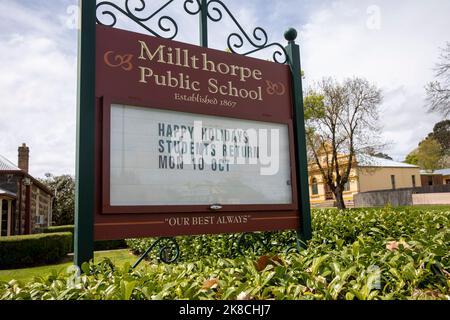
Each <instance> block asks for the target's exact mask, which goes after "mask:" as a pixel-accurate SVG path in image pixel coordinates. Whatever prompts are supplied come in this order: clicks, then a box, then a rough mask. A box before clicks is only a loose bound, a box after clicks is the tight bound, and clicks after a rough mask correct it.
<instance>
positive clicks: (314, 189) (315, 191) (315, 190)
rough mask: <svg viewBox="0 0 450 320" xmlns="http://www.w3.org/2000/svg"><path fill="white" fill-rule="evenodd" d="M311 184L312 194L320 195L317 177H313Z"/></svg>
mask: <svg viewBox="0 0 450 320" xmlns="http://www.w3.org/2000/svg"><path fill="white" fill-rule="evenodd" d="M311 185H312V194H313V195H318V194H319V187H318V185H317V179H316V178H313V179H312V183H311Z"/></svg>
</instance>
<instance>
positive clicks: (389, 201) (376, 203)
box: [354, 185, 450, 208]
mask: <svg viewBox="0 0 450 320" xmlns="http://www.w3.org/2000/svg"><path fill="white" fill-rule="evenodd" d="M427 193H450V185H435V186H424V187H420V188H407V189H397V190H379V191H370V192H363V193H358V194H357V195H355V196H354V201H355V207H356V208H366V207H384V206H386V205H392V206H394V207H397V206H412V205H413V196H412V195H413V194H427Z"/></svg>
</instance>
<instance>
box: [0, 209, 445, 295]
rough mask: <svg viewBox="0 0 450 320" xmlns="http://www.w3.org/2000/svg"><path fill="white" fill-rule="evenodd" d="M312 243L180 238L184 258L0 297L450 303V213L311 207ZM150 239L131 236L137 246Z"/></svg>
mask: <svg viewBox="0 0 450 320" xmlns="http://www.w3.org/2000/svg"><path fill="white" fill-rule="evenodd" d="M312 221H313V232H314V233H313V239H312V240H311V241H310V242H309V243H308V248H307V249H305V250H302V251H300V252H299V253H296V252H292V251H290V252H289V253H286V250H285V249H288V248H289V247H290V246H291V242H292V240H293V238H294V235H295V233H293V232H280V233H273V234H272V237H271V240H270V241H269V242H268V245H267V248H265V247H262V248H259V250H258V254H257V255H252V254H250V253H249V254H246V255H245V256H244V257H243V256H239V255H238V253H237V250H236V249H237V248H236V240H237V237H238V235H220V236H201V237H180V239H179V242H180V247H181V251H182V254H183V256H182V259H181V261H180V262H179V263H176V264H171V265H165V264H158V263H154V262H155V261H154V260H153V261H152V262H153V263H148V264H146V265H142V266H141V267H140V268H138V269H136V270H132V269H131V268H130V266H129V265H126V266H124V267H123V268H121V269H116V268H115V267H114V266H113V265H112V263H111V262H110V261H108V260H105V261H102V262H100V263H99V264H93V263H91V264H85V265H84V266H83V271H84V274H83V275H82V276H81V278H80V279H78V280H76V281H74V278H72V277H70V276H68V275H67V274H56V273H55V274H52V275H50V276H47V277H38V278H36V280H35V282H34V283H30V284H25V285H24V284H21V283H19V282H17V281H10V282H8V283H1V282H0V299H68V300H72V299H105V300H114V299H136V300H139V299H156V300H159V299H254V300H260V299H277V300H292V299H349V300H352V299H360V300H363V299H450V250H449V248H450V210H447V211H446V210H445V209H440V210H430V209H422V208H405V209H392V208H384V209H366V210H362V209H358V210H349V211H345V212H339V211H336V210H324V211H320V210H316V211H313V220H312ZM152 240H153V239H150V240H149V239H147V240H132V241H129V244H130V245H131V246H132V247H133V250H134V251H136V252H142V250H144V249H146V248H147V245H149V244H150V243H151V241H152Z"/></svg>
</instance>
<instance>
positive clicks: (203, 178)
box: [110, 104, 292, 206]
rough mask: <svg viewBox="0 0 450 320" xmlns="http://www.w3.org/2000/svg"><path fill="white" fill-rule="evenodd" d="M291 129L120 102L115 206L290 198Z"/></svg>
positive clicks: (114, 134) (114, 139) (114, 114)
mask: <svg viewBox="0 0 450 320" xmlns="http://www.w3.org/2000/svg"><path fill="white" fill-rule="evenodd" d="M288 132H289V130H288V126H287V125H285V124H278V123H265V122H257V121H247V120H242V119H231V118H224V117H214V116H207V115H198V114H192V113H180V112H173V111H167V110H160V109H151V108H142V107H134V106H124V105H118V104H113V105H112V107H111V146H110V152H111V154H110V161H111V163H110V166H111V172H110V199H111V204H110V205H111V206H156V205H213V204H220V205H258V204H291V203H292V186H291V170H290V152H289V133H288Z"/></svg>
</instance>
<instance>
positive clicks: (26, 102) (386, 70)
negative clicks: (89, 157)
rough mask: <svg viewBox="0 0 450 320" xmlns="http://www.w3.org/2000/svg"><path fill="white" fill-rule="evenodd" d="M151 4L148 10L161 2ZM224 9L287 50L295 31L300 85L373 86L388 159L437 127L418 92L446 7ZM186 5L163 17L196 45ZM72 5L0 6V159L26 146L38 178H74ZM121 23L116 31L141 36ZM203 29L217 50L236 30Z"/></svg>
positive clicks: (413, 2)
mask: <svg viewBox="0 0 450 320" xmlns="http://www.w3.org/2000/svg"><path fill="white" fill-rule="evenodd" d="M124 1H125V0H116V1H115V2H117V3H123V2H124ZM148 2H149V3H150V4H151V6H150V8H149V10H151V9H153V8H157V7H158V5H161V4H163V3H164V2H165V1H162V0H152V1H148ZM224 2H225V3H226V4H227V5H228V7H229V8H230V9H231V11H232V12H234V14H235V15H236V17H237V18H238V20H239V21H241V23H242V25H243V27H244V28H245V29H246V30H248V31H249V33H250V32H252V31H253V28H254V27H256V26H261V27H263V28H264V29H266V30H267V31H268V34H269V38H270V41H276V42H281V43H283V44H284V43H285V41H284V39H283V33H284V31H285V30H287V29H288V28H289V27H291V26H292V27H295V28H296V29H298V30H299V31H300V37H299V42H300V45H301V49H302V60H303V69H304V71H305V73H306V77H307V79H306V82H307V85H310V84H312V83H314V81H317V80H320V79H321V78H322V77H328V76H331V77H334V78H336V79H338V80H339V79H343V78H345V77H351V76H359V77H365V78H367V79H368V80H370V81H372V82H374V83H375V84H377V85H378V86H379V87H380V88H381V89H382V90H383V95H384V103H383V105H382V106H381V113H382V125H383V138H384V139H385V141H388V142H390V143H391V144H390V146H389V147H388V148H387V149H386V150H385V152H386V153H388V154H390V155H391V156H392V157H394V158H395V159H396V160H403V159H404V157H405V155H406V154H407V153H408V152H409V151H411V150H412V149H413V148H415V147H416V146H417V144H418V142H419V141H420V140H421V139H423V138H424V137H425V136H426V135H427V134H428V132H430V131H431V130H432V128H433V125H434V123H436V122H438V121H439V120H441V119H440V117H439V116H437V115H431V114H427V112H426V108H425V101H424V99H425V92H424V86H425V84H426V83H427V82H428V81H430V80H432V79H433V66H434V64H435V62H436V60H437V57H438V56H439V48H442V47H443V46H444V45H445V42H446V41H450V33H449V30H450V1H448V0H429V1H423V0H397V1H392V0H379V1H376V0H371V1H364V0H338V1H331V0H330V1H327V0H283V1H281V0H280V1H278V0H271V1H270V0H246V1H240V0H224ZM130 3H131V4H133V3H137V4H139V1H137V0H135V1H133V0H131V1H130ZM183 3H184V0H175V1H174V3H172V4H171V5H170V6H168V7H167V8H166V9H165V10H164V11H163V12H161V14H167V15H170V16H172V17H174V18H175V19H176V20H177V21H178V22H179V28H180V33H179V35H178V37H177V38H176V40H179V41H183V42H191V43H196V42H197V39H198V31H197V19H198V18H197V17H193V16H189V15H187V14H185V13H184V11H183V9H182V8H183ZM76 6H77V1H76V0H50V1H43V0H0V97H1V102H0V154H2V155H4V156H6V157H7V158H9V159H10V160H12V161H13V162H16V161H17V147H18V145H19V144H21V143H23V142H26V143H27V144H28V145H29V146H30V147H31V164H30V170H31V173H32V174H34V175H36V176H43V175H44V174H45V173H46V172H52V173H54V174H63V173H69V174H74V172H75V130H76V122H75V119H76V117H75V115H76V77H77V74H76V70H77V57H76V55H77V32H78V31H77V28H76V18H75V17H76V14H77V7H76ZM106 18H107V17H106ZM123 19H124V20H122V21H123V23H121V24H120V25H118V26H119V27H122V28H127V29H133V30H136V31H138V30H139V29H137V28H135V27H134V26H132V25H131V24H129V21H126V18H123ZM210 29H211V31H210V32H211V34H214V36H212V37H211V39H210V40H211V46H212V47H213V48H217V49H224V48H225V47H226V36H227V34H229V33H231V32H234V31H236V28H235V27H234V25H233V23H232V21H231V20H230V19H229V18H226V17H224V19H223V21H222V23H220V24H218V23H211V25H210ZM141 31H142V30H141ZM259 56H260V57H262V58H266V57H267V58H268V57H269V56H271V53H270V52H265V53H261V54H260V55H259Z"/></svg>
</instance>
